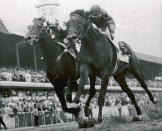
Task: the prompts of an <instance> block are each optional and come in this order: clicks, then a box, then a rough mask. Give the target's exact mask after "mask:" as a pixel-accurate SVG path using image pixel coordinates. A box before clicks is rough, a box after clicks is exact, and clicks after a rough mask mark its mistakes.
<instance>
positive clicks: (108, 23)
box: [89, 5, 115, 40]
mask: <svg viewBox="0 0 162 131" xmlns="http://www.w3.org/2000/svg"><path fill="white" fill-rule="evenodd" d="M89 13H90V14H89V19H90V20H91V22H92V23H94V24H95V25H96V26H97V28H99V29H100V31H101V32H103V33H106V35H108V37H109V38H111V40H114V32H115V22H114V20H113V18H112V17H111V16H110V15H109V14H108V13H107V12H106V11H105V10H103V9H101V8H100V6H98V5H93V6H92V7H91V9H90V12H89Z"/></svg>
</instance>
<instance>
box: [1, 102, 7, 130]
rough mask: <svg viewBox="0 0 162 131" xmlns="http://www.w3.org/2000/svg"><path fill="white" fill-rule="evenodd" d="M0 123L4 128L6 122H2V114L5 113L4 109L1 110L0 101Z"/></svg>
mask: <svg viewBox="0 0 162 131" xmlns="http://www.w3.org/2000/svg"><path fill="white" fill-rule="evenodd" d="M0 104H1V105H0V124H2V125H3V127H4V129H5V130H6V129H7V127H6V124H5V123H4V121H3V114H4V113H5V112H4V110H3V107H2V103H0Z"/></svg>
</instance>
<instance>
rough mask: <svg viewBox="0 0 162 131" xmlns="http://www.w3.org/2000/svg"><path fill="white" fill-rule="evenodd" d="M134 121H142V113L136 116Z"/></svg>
mask: <svg viewBox="0 0 162 131" xmlns="http://www.w3.org/2000/svg"><path fill="white" fill-rule="evenodd" d="M132 121H133V122H136V121H142V116H141V115H137V116H134V117H133V120H132Z"/></svg>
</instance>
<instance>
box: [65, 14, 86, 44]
mask: <svg viewBox="0 0 162 131" xmlns="http://www.w3.org/2000/svg"><path fill="white" fill-rule="evenodd" d="M88 29H89V22H88V21H87V20H86V19H85V18H83V17H82V16H80V15H78V14H71V15H70V20H69V21H68V25H67V31H68V32H67V39H69V40H73V41H74V40H76V39H81V38H83V37H84V36H85V35H86V32H87V31H88Z"/></svg>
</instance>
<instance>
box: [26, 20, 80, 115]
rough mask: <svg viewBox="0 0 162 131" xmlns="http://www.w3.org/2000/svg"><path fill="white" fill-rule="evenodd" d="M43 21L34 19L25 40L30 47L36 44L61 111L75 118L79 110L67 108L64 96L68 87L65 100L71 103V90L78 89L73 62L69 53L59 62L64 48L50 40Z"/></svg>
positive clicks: (64, 54)
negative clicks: (71, 114)
mask: <svg viewBox="0 0 162 131" xmlns="http://www.w3.org/2000/svg"><path fill="white" fill-rule="evenodd" d="M43 22H44V20H43V19H40V18H39V19H35V22H34V24H33V25H31V26H29V29H28V33H27V34H26V36H25V40H26V41H27V42H29V43H30V44H31V45H33V44H34V43H38V44H39V46H40V49H41V52H42V55H43V57H44V61H45V64H46V73H47V77H48V79H49V81H50V82H51V83H52V85H53V86H54V90H55V92H56V94H57V96H58V98H59V101H60V103H61V106H62V109H63V110H64V111H65V112H69V113H73V114H74V115H75V116H77V114H78V112H79V109H76V108H71V107H70V108H68V107H67V104H66V99H65V95H64V89H65V86H67V85H68V88H67V90H68V91H67V95H66V98H67V100H68V101H69V102H71V101H72V96H71V95H72V94H71V92H72V90H73V89H76V90H77V87H78V84H77V82H76V77H75V65H74V64H75V61H74V58H73V57H72V56H71V55H70V53H68V52H65V53H63V55H62V57H61V59H60V60H58V56H59V55H60V54H61V53H62V52H64V49H65V47H64V46H63V45H62V44H58V43H57V42H56V41H55V40H53V39H52V38H51V35H50V33H49V30H48V29H47V27H45V26H43Z"/></svg>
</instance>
